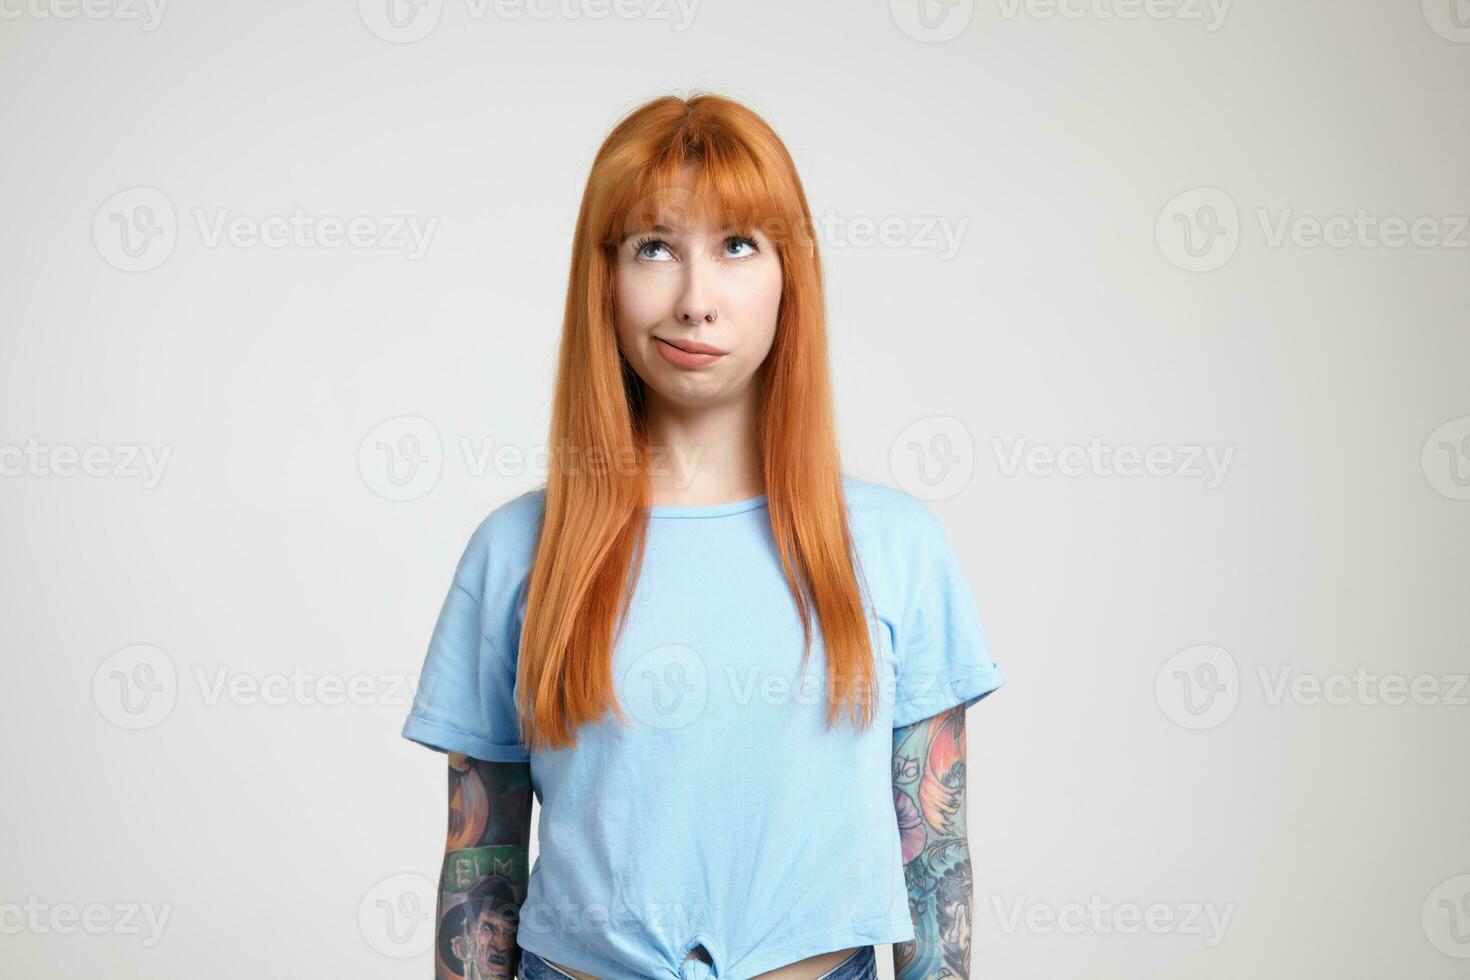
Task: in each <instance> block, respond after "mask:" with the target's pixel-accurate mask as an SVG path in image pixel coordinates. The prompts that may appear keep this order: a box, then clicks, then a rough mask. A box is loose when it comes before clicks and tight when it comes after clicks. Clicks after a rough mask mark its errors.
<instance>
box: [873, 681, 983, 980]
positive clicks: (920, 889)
mask: <svg viewBox="0 0 1470 980" xmlns="http://www.w3.org/2000/svg"><path fill="white" fill-rule="evenodd" d="M893 805H894V809H895V810H896V811H897V814H898V830H899V836H900V838H901V839H902V841H903V862H904V879H905V881H906V882H907V883H908V893H909V912H910V914H911V915H912V916H913V920H914V937H915V938H914V939H913V941H911V942H906V943H896V944H894V947H893V975H894V980H941V978H945V977H958V978H959V980H969V976H970V921H971V920H970V907H971V900H972V894H973V891H974V888H973V884H972V873H971V869H970V844H969V838H968V834H967V831H966V829H965V706H964V705H962V704H960V705H956V706H955V707H953V708H950V709H949V710H948V711H945V712H942V713H941V714H937V715H935V716H934V717H932V718H926V719H924V720H923V721H920V722H915V723H914V724H912V725H907V726H905V727H903V728H897V729H894V732H893Z"/></svg>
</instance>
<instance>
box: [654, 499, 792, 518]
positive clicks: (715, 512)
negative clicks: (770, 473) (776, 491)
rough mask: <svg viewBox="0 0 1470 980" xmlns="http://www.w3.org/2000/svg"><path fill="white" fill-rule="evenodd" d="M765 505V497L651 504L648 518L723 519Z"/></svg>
mask: <svg viewBox="0 0 1470 980" xmlns="http://www.w3.org/2000/svg"><path fill="white" fill-rule="evenodd" d="M765 505H766V495H765V494H761V495H760V496H758V497H747V498H746V499H744V500H731V501H727V502H725V503H723V504H652V505H650V506H649V508H648V516H649V517H651V518H653V517H724V516H725V515H727V514H743V513H744V512H745V511H748V510H755V509H756V508H757V507H764V506H765Z"/></svg>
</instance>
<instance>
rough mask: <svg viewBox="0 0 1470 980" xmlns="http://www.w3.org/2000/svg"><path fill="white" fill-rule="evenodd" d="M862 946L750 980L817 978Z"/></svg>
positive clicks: (587, 978)
mask: <svg viewBox="0 0 1470 980" xmlns="http://www.w3.org/2000/svg"><path fill="white" fill-rule="evenodd" d="M861 948H862V947H860V946H849V947H848V948H847V949H838V950H833V951H832V952H830V953H818V954H817V955H816V956H808V957H807V958H806V959H804V960H797V961H796V962H795V963H787V964H786V965H785V966H782V967H777V968H776V969H774V970H767V971H766V972H765V973H758V974H756V975H755V976H753V977H751V978H750V980H816V978H817V977H820V976H821V975H822V974H824V973H830V972H831V971H832V969H833V968H834V967H836V966H838V965H839V964H840V963H841V962H842V961H843V960H845V959H847V958H848V957H849V956H851V955H852V954H853V953H856V952H857V951H858V950H859V949H861ZM689 955H690V956H694V955H695V954H694V953H690V954H689ZM546 962H548V963H550V964H551V965H552V966H554V967H556V968H557V969H558V970H560V971H562V972H563V973H569V974H571V975H572V976H574V977H576V978H577V980H601V978H599V977H594V976H593V975H592V974H590V973H583V972H581V971H580V970H573V969H572V968H571V967H569V966H562V965H561V964H560V963H557V962H555V961H554V960H547V961H546Z"/></svg>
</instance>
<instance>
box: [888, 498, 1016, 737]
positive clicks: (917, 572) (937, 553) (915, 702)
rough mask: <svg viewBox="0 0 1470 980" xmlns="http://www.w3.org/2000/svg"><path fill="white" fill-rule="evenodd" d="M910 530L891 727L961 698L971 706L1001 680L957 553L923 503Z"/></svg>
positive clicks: (943, 708)
mask: <svg viewBox="0 0 1470 980" xmlns="http://www.w3.org/2000/svg"><path fill="white" fill-rule="evenodd" d="M917 524H918V527H917V528H916V529H915V531H914V534H913V537H914V539H915V547H916V551H917V553H916V557H915V559H914V561H913V564H912V565H909V566H908V567H909V568H910V569H911V574H912V576H913V587H912V588H910V589H908V590H907V592H906V595H907V601H906V603H905V608H904V609H903V611H902V613H901V614H900V616H899V617H898V624H897V629H896V630H895V634H896V635H895V637H894V651H895V655H896V659H897V662H898V666H897V672H898V677H897V685H896V689H895V694H894V709H893V727H894V728H899V727H902V726H904V725H911V724H913V723H914V722H917V721H923V720H924V719H925V718H931V717H933V716H934V715H937V714H939V713H941V712H943V711H946V710H948V709H949V708H953V707H954V706H955V705H957V704H963V705H964V706H965V707H966V708H969V707H970V706H971V705H973V704H974V703H975V702H977V701H979V700H980V699H981V698H983V697H985V696H986V695H987V694H989V693H991V692H992V691H994V690H995V689H996V688H998V687H1000V686H1001V685H1002V684H1003V683H1005V678H1004V677H1003V676H1002V674H1001V671H1000V667H999V666H998V665H997V664H996V662H995V659H994V658H993V657H992V656H991V655H990V645H989V643H988V642H987V640H986V637H985V627H984V624H983V623H982V622H981V620H980V611H979V609H978V608H977V607H976V604H975V597H974V595H973V593H972V592H971V591H970V588H969V585H968V583H967V581H966V579H965V573H964V570H963V569H962V568H961V567H960V563H959V559H958V558H957V557H956V556H955V554H954V552H953V550H952V549H951V548H950V546H949V542H948V539H947V537H946V535H945V532H944V527H943V525H942V524H940V522H939V520H938V518H936V517H934V515H933V514H932V513H931V512H930V511H929V510H928V509H927V508H923V509H922V512H921V513H920V519H919V520H918V522H917Z"/></svg>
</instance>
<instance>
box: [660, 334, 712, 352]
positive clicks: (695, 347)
mask: <svg viewBox="0 0 1470 980" xmlns="http://www.w3.org/2000/svg"><path fill="white" fill-rule="evenodd" d="M654 339H655V340H658V341H661V342H662V343H665V344H668V345H669V346H670V347H677V348H679V350H681V351H685V352H686V353H689V354H723V353H725V351H722V350H720V349H719V348H718V347H712V346H710V345H709V344H701V343H700V342H699V341H697V340H669V339H668V338H666V337H655V338H654Z"/></svg>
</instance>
